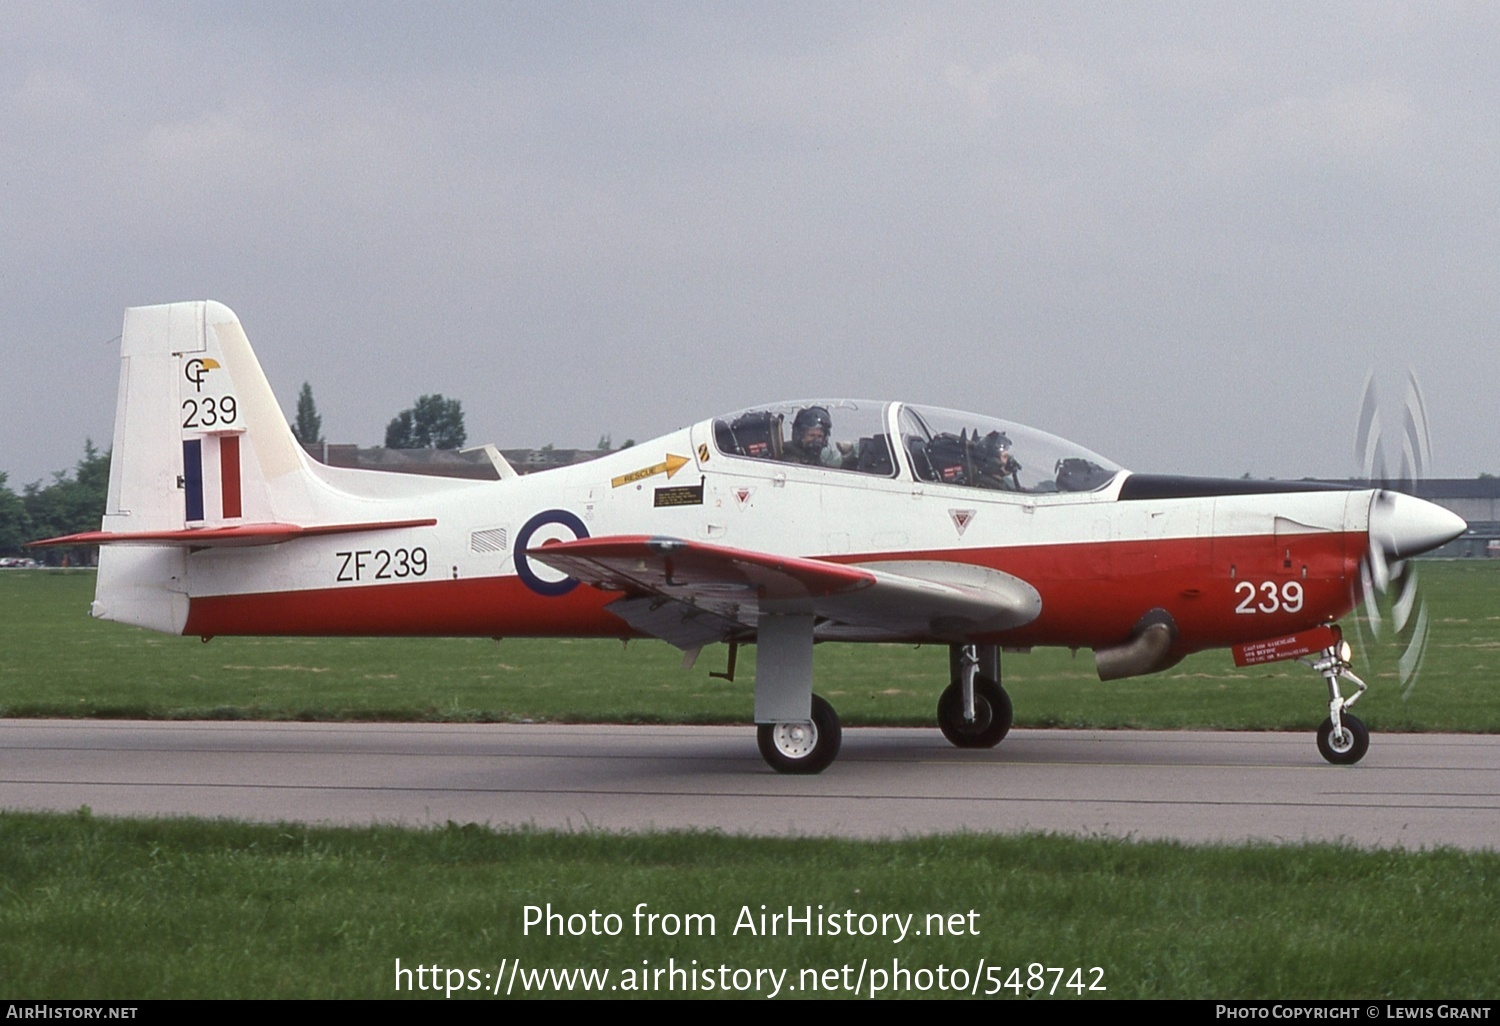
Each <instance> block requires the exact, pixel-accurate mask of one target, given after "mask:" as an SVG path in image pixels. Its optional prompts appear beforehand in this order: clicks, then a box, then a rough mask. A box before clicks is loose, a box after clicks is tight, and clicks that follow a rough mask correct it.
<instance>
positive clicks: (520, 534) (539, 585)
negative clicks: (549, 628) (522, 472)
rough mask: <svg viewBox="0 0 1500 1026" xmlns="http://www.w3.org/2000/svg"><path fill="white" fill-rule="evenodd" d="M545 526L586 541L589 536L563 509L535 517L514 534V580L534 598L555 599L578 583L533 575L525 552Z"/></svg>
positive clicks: (550, 510) (571, 514)
mask: <svg viewBox="0 0 1500 1026" xmlns="http://www.w3.org/2000/svg"><path fill="white" fill-rule="evenodd" d="M549 524H557V525H558V526H560V527H563V528H565V529H567V530H569V531H572V532H573V537H574V538H587V537H588V536H589V529H588V528H587V527H585V526H583V521H582V520H580V519H579V518H578V516H577V514H574V513H569V512H568V511H567V510H565V509H549V510H544V511H542V512H541V513H538V514H537V515H536V516H534V517H532V518H531V519H530V520H528V521H526V523H525V525H524V526H523V527H522V528H521V529H520V530H519V531H517V532H516V544H515V550H514V551H515V563H516V576H517V577H519V578H521V582H522V583H523V584H525V585H526V587H528V588H530V589H531V590H532V591H534V592H536V593H537V594H538V595H548V596H551V597H553V598H556V597H557V596H559V595H566V594H567V593H568V592H570V591H572V590H573V589H574V588H576V587H578V579H577V578H576V577H564V578H563V579H562V580H560V581H559V580H550V581H549V580H547V579H545V578H543V577H539V576H538V575H537V572H536V571H535V570H534V569H532V566H531V563H530V561H529V560H528V559H527V558H526V550H527V549H529V548H530V547H531V539H532V538H533V537H534V536H535V535H536V533H537V532H538V531H540V530H541V529H542V528H544V527H546V526H547V525H549Z"/></svg>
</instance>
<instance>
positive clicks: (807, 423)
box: [792, 406, 833, 445]
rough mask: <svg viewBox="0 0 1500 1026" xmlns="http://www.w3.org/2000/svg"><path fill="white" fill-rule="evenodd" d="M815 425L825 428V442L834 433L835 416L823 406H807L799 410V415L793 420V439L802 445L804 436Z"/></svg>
mask: <svg viewBox="0 0 1500 1026" xmlns="http://www.w3.org/2000/svg"><path fill="white" fill-rule="evenodd" d="M815 427H820V428H822V429H823V439H824V441H825V442H826V441H827V440H828V438H829V437H831V436H832V435H833V418H832V417H830V416H829V415H828V411H827V410H825V409H824V408H823V407H821V406H807V407H804V408H803V409H800V410H798V411H797V416H796V417H795V418H794V419H793V420H792V441H793V442H795V443H796V444H797V445H801V444H802V436H803V435H804V434H806V433H807V432H808V431H809V430H810V429H812V428H815Z"/></svg>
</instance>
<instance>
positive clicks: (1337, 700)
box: [1298, 641, 1370, 766]
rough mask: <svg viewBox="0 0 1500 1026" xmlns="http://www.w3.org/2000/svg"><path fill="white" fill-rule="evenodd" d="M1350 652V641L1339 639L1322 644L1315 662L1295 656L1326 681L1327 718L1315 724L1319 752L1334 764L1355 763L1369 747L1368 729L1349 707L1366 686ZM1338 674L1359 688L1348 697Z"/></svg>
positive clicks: (1346, 764) (1363, 755) (1347, 764)
mask: <svg viewBox="0 0 1500 1026" xmlns="http://www.w3.org/2000/svg"><path fill="white" fill-rule="evenodd" d="M1349 656H1350V650H1349V643H1348V642H1346V641H1340V642H1339V643H1338V644H1336V645H1330V646H1329V647H1328V648H1325V649H1324V650H1323V651H1322V654H1321V655H1319V657H1318V661H1317V662H1309V661H1308V660H1306V659H1300V660H1298V662H1302V663H1307V665H1309V666H1311V667H1312V668H1313V670H1315V671H1316V672H1317V673H1319V674H1321V675H1322V676H1323V679H1324V680H1325V681H1327V682H1328V719H1326V720H1324V721H1323V723H1322V725H1321V726H1320V727H1318V752H1319V753H1320V754H1321V755H1322V756H1323V758H1325V759H1327V760H1328V761H1329V762H1331V763H1333V764H1334V765H1335V766H1352V765H1354V764H1355V763H1356V762H1358V761H1359V760H1361V759H1363V758H1364V757H1365V752H1366V751H1368V750H1369V748H1370V731H1369V729H1368V728H1366V727H1365V725H1364V722H1363V721H1362V720H1360V718H1359V717H1357V716H1355V715H1353V714H1352V713H1350V712H1349V711H1348V710H1349V707H1350V706H1351V705H1353V704H1354V703H1355V702H1357V701H1359V697H1360V696H1361V695H1363V694H1364V693H1365V690H1366V689H1367V688H1368V687H1369V685H1367V684H1366V683H1365V682H1364V681H1362V680H1360V679H1359V677H1357V676H1356V675H1355V673H1354V670H1353V669H1352V668H1351V666H1350V664H1349ZM1341 677H1342V678H1344V679H1345V680H1352V681H1353V682H1354V683H1355V684H1357V685H1358V686H1359V690H1358V691H1356V692H1355V693H1354V694H1353V695H1352V696H1351V697H1349V698H1347V699H1346V698H1345V697H1344V692H1343V689H1342V688H1341V687H1340V686H1339V678H1341Z"/></svg>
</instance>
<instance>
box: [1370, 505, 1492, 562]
mask: <svg viewBox="0 0 1500 1026" xmlns="http://www.w3.org/2000/svg"><path fill="white" fill-rule="evenodd" d="M1468 529H1469V525H1468V524H1467V523H1466V522H1465V521H1464V519H1463V518H1462V517H1460V516H1459V515H1458V514H1456V513H1452V512H1450V511H1448V510H1446V509H1444V508H1443V507H1441V506H1439V505H1436V504H1435V503H1431V502H1427V501H1426V500H1424V499H1418V498H1416V497H1415V496H1411V495H1404V494H1402V493H1401V492H1390V491H1384V490H1382V491H1378V492H1376V493H1375V499H1374V501H1373V502H1372V503H1371V504H1370V542H1371V544H1376V545H1379V546H1380V547H1381V549H1382V550H1383V551H1384V552H1385V555H1386V558H1387V559H1406V558H1407V557H1408V556H1415V555H1417V554H1419V553H1422V552H1427V551H1429V550H1431V549H1435V548H1437V547H1438V546H1439V545H1443V544H1446V543H1447V542H1450V541H1452V540H1453V539H1454V538H1457V537H1458V536H1459V535H1461V534H1463V533H1464V532H1465V531H1467V530H1468Z"/></svg>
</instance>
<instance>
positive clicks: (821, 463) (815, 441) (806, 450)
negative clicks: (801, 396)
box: [782, 406, 843, 467]
mask: <svg viewBox="0 0 1500 1026" xmlns="http://www.w3.org/2000/svg"><path fill="white" fill-rule="evenodd" d="M832 434H833V418H832V417H830V416H829V415H828V411H827V410H825V409H824V408H823V407H821V406H807V407H804V408H803V409H800V410H798V411H797V416H796V417H795V418H793V420H792V440H791V441H789V442H787V443H786V445H785V446H783V447H782V459H784V460H786V461H787V462H788V463H801V464H803V465H805V466H809V467H828V466H833V467H836V466H839V465H840V464H841V463H842V462H843V458H842V457H841V456H840V455H839V454H838V453H837V452H835V451H834V450H833V449H831V448H829V446H828V438H829V436H830V435H832Z"/></svg>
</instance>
